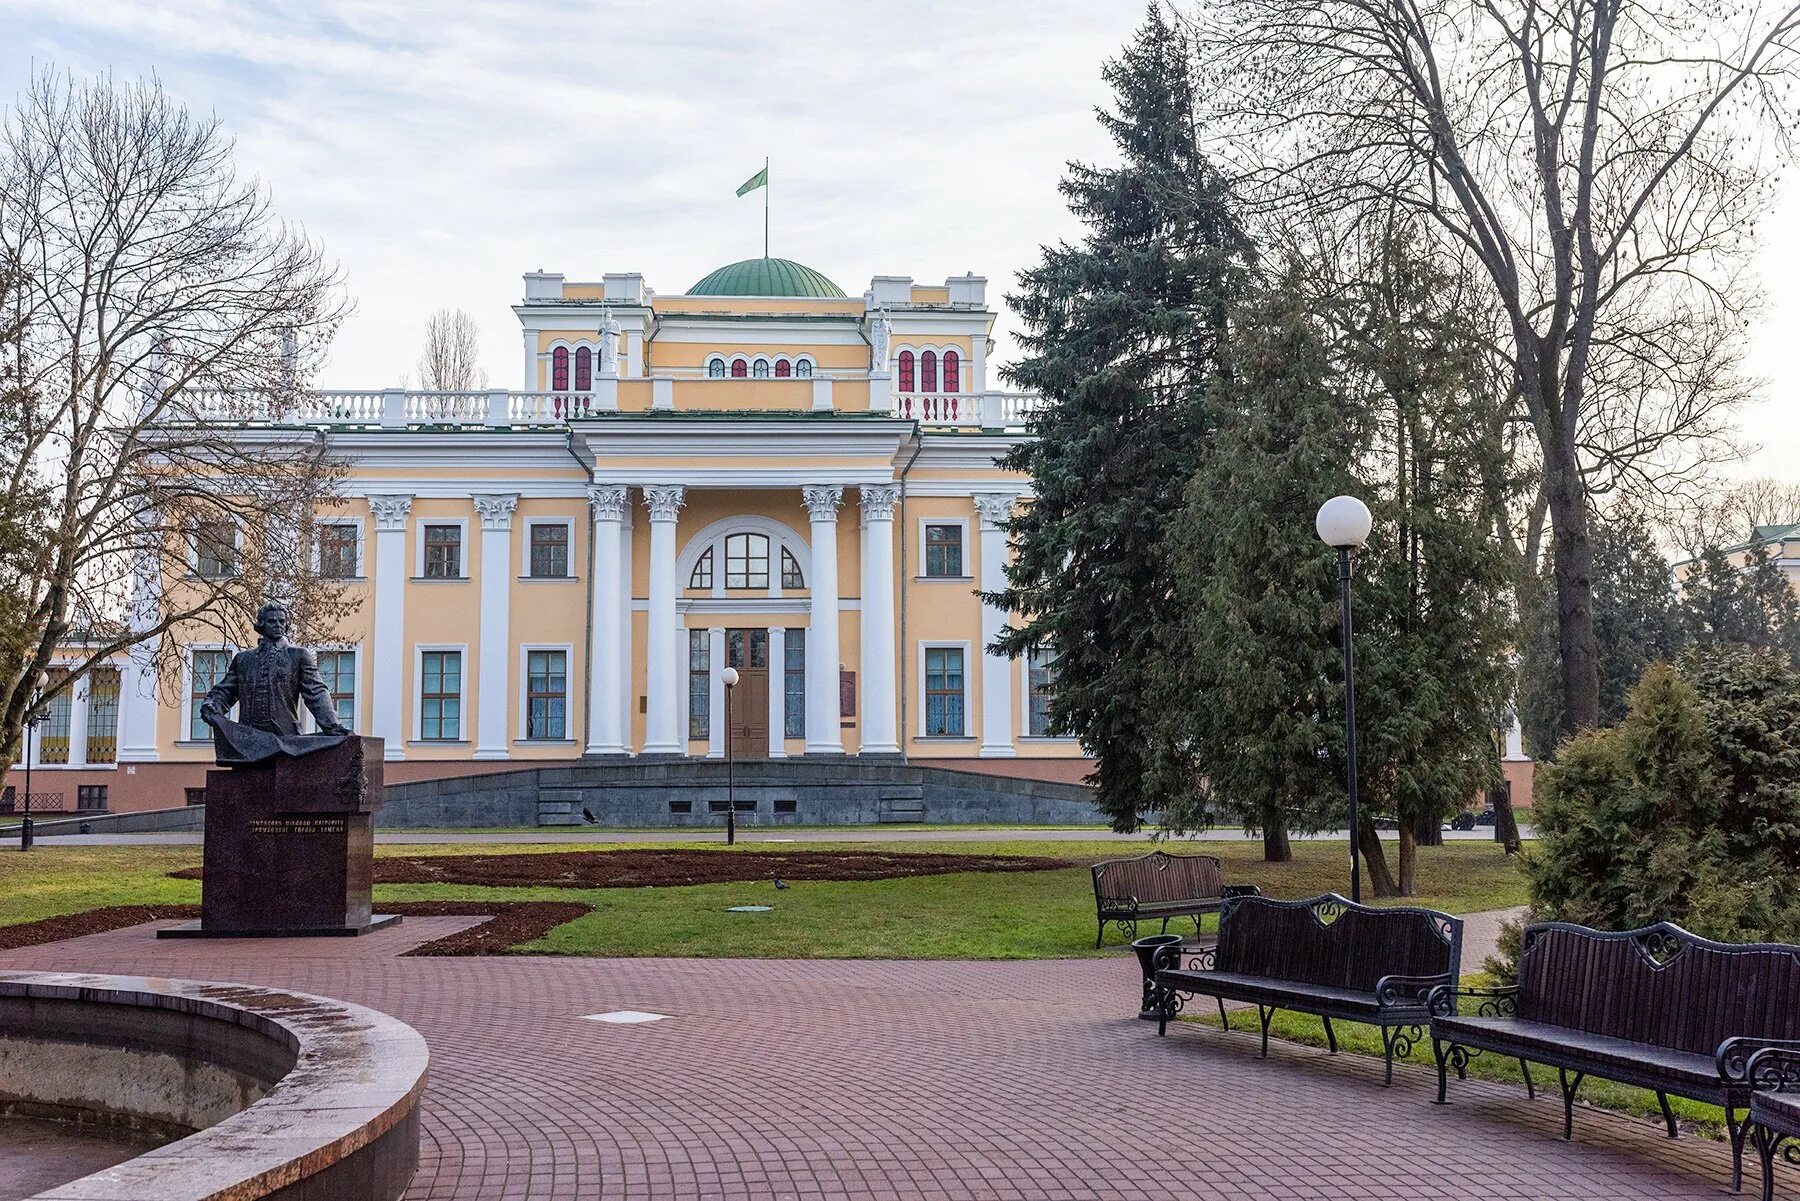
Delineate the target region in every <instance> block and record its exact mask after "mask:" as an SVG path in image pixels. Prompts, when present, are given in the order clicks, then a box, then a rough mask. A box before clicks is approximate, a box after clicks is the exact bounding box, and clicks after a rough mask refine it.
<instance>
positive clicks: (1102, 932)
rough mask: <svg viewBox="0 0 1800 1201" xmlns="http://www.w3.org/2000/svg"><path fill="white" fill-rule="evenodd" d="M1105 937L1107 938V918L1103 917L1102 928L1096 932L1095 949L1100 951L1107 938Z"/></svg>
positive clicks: (1101, 920)
mask: <svg viewBox="0 0 1800 1201" xmlns="http://www.w3.org/2000/svg"><path fill="white" fill-rule="evenodd" d="M1105 938H1106V919H1105V918H1101V919H1100V928H1099V929H1098V930H1096V931H1095V932H1094V950H1096V951H1098V950H1099V949H1100V944H1101V942H1102V941H1104V940H1105Z"/></svg>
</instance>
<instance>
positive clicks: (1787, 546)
mask: <svg viewBox="0 0 1800 1201" xmlns="http://www.w3.org/2000/svg"><path fill="white" fill-rule="evenodd" d="M1758 547H1761V548H1763V551H1764V553H1765V554H1768V555H1769V556H1770V557H1771V558H1773V559H1774V560H1775V565H1776V566H1777V567H1779V568H1781V572H1782V574H1783V575H1785V576H1787V578H1788V582H1789V583H1790V584H1792V585H1793V586H1794V591H1795V592H1796V593H1800V521H1796V522H1792V523H1790V524H1788V525H1759V526H1756V527H1755V528H1754V529H1752V530H1751V531H1750V537H1748V538H1746V539H1745V540H1744V541H1742V542H1739V543H1736V544H1735V545H1732V546H1727V547H1725V548H1723V549H1724V551H1725V555H1726V557H1727V558H1729V559H1731V560H1732V561H1733V562H1735V563H1736V564H1738V566H1740V567H1741V566H1743V565H1744V564H1746V563H1748V562H1749V560H1750V553H1751V552H1752V551H1753V550H1755V549H1757V548H1758ZM1698 561H1699V560H1697V559H1691V558H1690V559H1680V560H1677V561H1676V562H1675V563H1674V564H1673V569H1674V572H1675V585H1676V587H1677V588H1679V587H1680V586H1681V584H1682V582H1683V581H1684V580H1686V579H1687V577H1688V575H1689V574H1690V573H1691V572H1692V571H1693V570H1694V564H1695V563H1697V562H1698Z"/></svg>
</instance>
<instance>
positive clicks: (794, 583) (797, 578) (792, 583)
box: [781, 546, 806, 588]
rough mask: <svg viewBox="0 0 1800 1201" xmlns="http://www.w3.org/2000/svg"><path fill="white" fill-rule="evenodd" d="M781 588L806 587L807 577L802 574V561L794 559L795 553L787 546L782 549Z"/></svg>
mask: <svg viewBox="0 0 1800 1201" xmlns="http://www.w3.org/2000/svg"><path fill="white" fill-rule="evenodd" d="M781 586H782V587H783V588H804V587H806V577H805V576H803V575H801V574H800V560H798V559H796V558H794V552H793V551H791V550H789V549H788V548H787V547H785V546H784V547H782V548H781Z"/></svg>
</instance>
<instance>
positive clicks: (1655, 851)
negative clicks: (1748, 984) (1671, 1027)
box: [1527, 648, 1800, 942]
mask: <svg viewBox="0 0 1800 1201" xmlns="http://www.w3.org/2000/svg"><path fill="white" fill-rule="evenodd" d="M1533 820H1534V823H1535V825H1536V828H1537V834H1538V845H1537V848H1536V851H1535V853H1534V854H1533V855H1532V856H1531V858H1530V860H1529V862H1528V864H1527V870H1528V872H1529V873H1530V877H1531V886H1532V898H1533V906H1532V907H1533V916H1534V917H1536V918H1539V919H1560V920H1563V921H1572V922H1581V923H1583V924H1584V925H1591V926H1599V927H1601V928H1603V929H1629V928H1631V927H1634V926H1643V925H1648V924H1650V923H1651V922H1656V921H1672V922H1675V923H1677V924H1679V925H1681V926H1683V927H1685V928H1687V929H1689V930H1692V931H1693V932H1694V933H1696V934H1702V935H1706V936H1708V937H1711V938H1718V939H1725V940H1729V941H1758V940H1765V939H1767V940H1777V941H1789V942H1791V941H1800V876H1797V875H1796V872H1797V871H1800V677H1797V676H1796V675H1795V672H1794V669H1793V668H1792V667H1791V666H1790V665H1789V663H1788V661H1787V659H1786V658H1785V656H1782V655H1779V654H1775V653H1772V652H1769V651H1763V650H1748V649H1742V648H1732V649H1715V650H1710V651H1705V652H1689V653H1688V654H1687V655H1684V656H1683V657H1682V659H1681V660H1680V662H1679V664H1678V665H1677V666H1673V667H1671V666H1669V665H1668V664H1663V663H1657V664H1652V665H1651V666H1650V667H1649V668H1648V669H1647V670H1646V671H1645V672H1644V674H1643V677H1642V679H1641V680H1639V682H1638V684H1637V687H1636V688H1635V689H1633V691H1632V694H1631V704H1630V710H1629V712H1628V713H1627V714H1626V716H1625V719H1624V720H1623V721H1621V722H1620V723H1619V724H1618V725H1616V726H1614V727H1612V728H1611V729H1606V730H1596V731H1592V732H1589V733H1586V734H1583V735H1581V736H1580V737H1578V738H1575V739H1573V740H1572V741H1570V742H1569V743H1568V744H1566V745H1565V746H1564V747H1563V750H1562V754H1561V756H1560V757H1559V759H1558V761H1557V762H1556V763H1555V764H1553V765H1550V766H1548V767H1547V768H1546V769H1545V771H1544V775H1543V785H1542V787H1541V790H1540V791H1539V794H1538V797H1537V802H1536V806H1535V808H1534V810H1533Z"/></svg>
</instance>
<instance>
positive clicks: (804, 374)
mask: <svg viewBox="0 0 1800 1201" xmlns="http://www.w3.org/2000/svg"><path fill="white" fill-rule="evenodd" d="M794 374H795V375H797V376H799V377H800V378H801V379H811V378H812V360H811V359H801V360H800V361H799V362H798V363H795V364H794Z"/></svg>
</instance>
